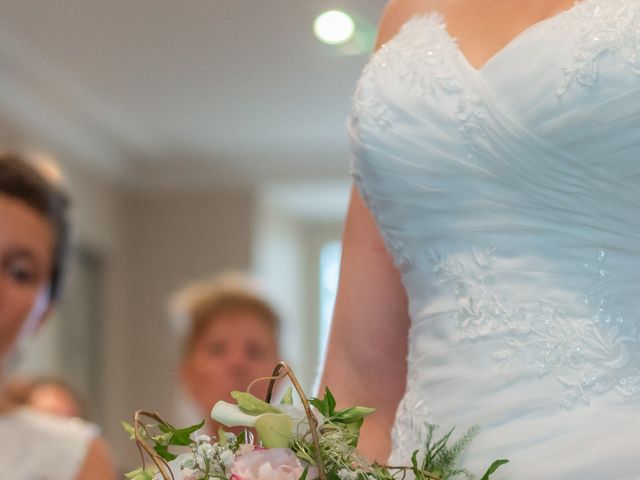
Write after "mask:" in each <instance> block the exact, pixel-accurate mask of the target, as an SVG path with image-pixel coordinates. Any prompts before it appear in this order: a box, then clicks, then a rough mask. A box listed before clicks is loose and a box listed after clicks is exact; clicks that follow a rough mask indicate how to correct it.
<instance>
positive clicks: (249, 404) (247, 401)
mask: <svg viewBox="0 0 640 480" xmlns="http://www.w3.org/2000/svg"><path fill="white" fill-rule="evenodd" d="M231 396H232V397H233V399H234V400H235V401H236V402H238V407H240V410H242V411H243V412H244V413H247V414H249V415H262V414H263V413H282V411H281V410H279V409H278V408H276V407H274V406H273V405H270V404H268V403H267V402H265V401H262V400H260V399H259V398H257V397H255V396H254V395H251V394H250V393H247V392H238V391H233V392H231Z"/></svg>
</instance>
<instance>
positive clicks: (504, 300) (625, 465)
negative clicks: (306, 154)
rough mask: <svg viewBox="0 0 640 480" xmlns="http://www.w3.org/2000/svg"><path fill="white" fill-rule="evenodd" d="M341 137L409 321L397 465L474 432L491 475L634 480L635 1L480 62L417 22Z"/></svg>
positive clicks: (565, 23)
mask: <svg viewBox="0 0 640 480" xmlns="http://www.w3.org/2000/svg"><path fill="white" fill-rule="evenodd" d="M349 130H350V134H351V137H352V143H353V150H354V157H355V158H354V165H353V174H354V178H355V181H356V184H357V186H358V188H359V190H360V192H361V194H362V196H363V198H364V199H365V201H366V202H367V204H368V206H369V208H370V209H371V211H372V212H373V214H374V216H375V218H376V221H377V223H378V226H379V229H380V231H381V234H382V236H383V237H384V240H385V242H386V244H387V247H388V249H389V250H390V252H391V254H392V256H393V258H394V261H395V264H396V266H397V267H398V268H399V270H400V271H401V273H402V280H403V283H404V286H405V288H406V291H407V294H408V298H409V311H410V316H411V321H412V323H411V330H410V334H409V357H408V367H409V371H408V380H407V382H408V383H407V391H406V394H405V397H404V399H403V400H402V402H401V404H400V407H399V410H398V413H397V417H396V424H395V427H394V433H393V444H394V450H393V455H392V458H391V460H390V461H391V463H392V464H398V463H407V462H408V461H409V458H410V456H411V453H412V451H413V449H415V448H417V447H419V446H420V444H421V441H422V440H421V439H422V438H423V437H424V433H425V430H426V424H427V423H428V422H432V423H434V424H437V425H440V426H441V430H440V432H441V433H445V432H446V431H448V430H449V429H450V428H452V427H454V426H455V427H457V430H456V431H457V432H463V431H465V430H466V429H467V428H468V427H470V426H471V425H473V424H479V425H480V426H481V427H482V431H481V433H480V435H479V436H478V437H477V439H476V440H475V442H474V443H473V444H472V445H471V448H470V451H469V454H468V457H467V459H466V464H467V465H469V466H470V467H471V469H472V471H474V472H476V473H482V472H481V471H480V470H482V469H483V467H486V466H488V464H489V463H490V462H491V461H493V460H494V459H497V458H508V459H509V460H510V461H511V463H509V464H508V465H507V466H504V467H502V468H501V469H500V470H498V472H497V473H496V475H495V476H494V477H492V479H493V478H495V479H498V480H500V479H509V480H534V479H535V480H539V479H544V480H578V479H579V480H607V479H612V480H614V479H615V480H638V479H640V2H639V1H638V0H583V1H582V2H577V3H576V4H575V5H574V6H573V7H572V8H570V9H569V10H567V11H565V12H562V13H560V14H558V15H556V16H554V17H552V18H550V19H547V20H544V21H542V22H539V23H537V24H535V25H533V26H532V27H530V28H528V29H527V30H525V31H524V32H523V33H522V34H520V35H518V36H517V37H516V38H515V39H514V40H513V41H511V42H510V43H509V44H508V45H507V46H506V47H504V48H503V49H502V50H501V51H500V52H498V53H497V54H496V55H494V56H493V57H492V58H491V59H490V60H489V61H488V62H487V63H486V64H485V65H484V66H483V67H482V68H480V69H476V68H473V67H472V66H471V65H470V64H469V62H468V61H467V59H466V58H465V57H464V55H463V54H462V52H461V51H460V50H459V48H458V46H457V44H456V42H455V40H454V39H453V38H452V37H451V36H450V35H449V34H448V32H447V28H446V25H445V22H444V19H443V17H442V16H441V15H439V14H424V15H418V16H415V17H413V18H412V19H411V20H410V21H409V22H408V23H406V24H405V25H404V27H403V28H402V29H401V31H400V32H399V33H398V35H396V36H395V38H393V39H392V40H391V41H389V42H388V43H387V44H386V45H384V46H383V47H382V48H381V49H380V50H379V51H378V52H377V53H376V54H375V55H374V56H373V58H372V59H371V61H370V62H369V64H368V65H367V67H366V68H365V70H364V72H363V75H362V77H361V79H360V81H359V84H358V88H357V91H356V94H355V97H354V106H353V114H352V117H351V119H350V122H349Z"/></svg>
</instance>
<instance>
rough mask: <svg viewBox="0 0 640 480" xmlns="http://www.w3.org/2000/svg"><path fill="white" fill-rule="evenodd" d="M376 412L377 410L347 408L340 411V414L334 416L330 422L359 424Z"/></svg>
mask: <svg viewBox="0 0 640 480" xmlns="http://www.w3.org/2000/svg"><path fill="white" fill-rule="evenodd" d="M375 410H376V409H375V408H369V407H350V408H345V409H344V410H340V411H339V412H338V413H336V414H334V415H333V416H332V417H331V418H330V420H331V421H334V422H340V423H357V422H361V421H362V420H363V419H364V417H366V416H367V415H371V414H372V413H373V412H375Z"/></svg>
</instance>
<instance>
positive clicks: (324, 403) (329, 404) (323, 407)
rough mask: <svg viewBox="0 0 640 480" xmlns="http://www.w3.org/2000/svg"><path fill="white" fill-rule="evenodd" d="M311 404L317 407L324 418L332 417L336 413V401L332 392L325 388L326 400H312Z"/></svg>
mask: <svg viewBox="0 0 640 480" xmlns="http://www.w3.org/2000/svg"><path fill="white" fill-rule="evenodd" d="M309 403H310V404H311V405H313V406H314V407H316V408H317V409H318V411H319V412H320V413H321V414H322V415H323V416H324V417H327V418H328V417H331V416H333V414H334V413H335V411H336V399H335V398H333V395H332V393H331V390H329V388H326V387H325V390H324V398H323V399H319V398H312V399H311V400H309Z"/></svg>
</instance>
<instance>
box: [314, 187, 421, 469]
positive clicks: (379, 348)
mask: <svg viewBox="0 0 640 480" xmlns="http://www.w3.org/2000/svg"><path fill="white" fill-rule="evenodd" d="M408 328H409V320H408V315H407V300H406V296H405V292H404V289H403V287H402V284H401V282H400V276H399V273H398V271H397V270H396V268H395V267H394V266H393V263H392V260H391V258H390V256H389V254H388V253H387V251H386V250H385V247H384V245H383V242H382V238H381V237H380V234H379V232H378V230H377V227H376V224H375V223H374V220H373V218H372V216H371V213H370V212H369V210H368V209H367V207H366V206H365V204H364V203H363V201H362V198H361V197H360V194H359V193H358V191H357V190H356V189H355V188H354V189H353V191H352V197H351V204H350V206H349V212H348V215H347V220H346V224H345V231H344V238H343V254H342V265H341V270H340V284H339V288H338V296H337V299H336V307H335V312H334V318H333V324H332V327H331V338H330V343H329V349H328V355H327V359H326V363H325V368H324V375H323V377H322V381H323V385H329V386H330V388H331V389H332V391H333V392H334V394H335V396H336V398H337V400H338V403H339V405H340V404H341V405H343V406H346V405H364V406H372V407H375V408H376V412H375V413H374V414H373V415H371V416H370V417H369V418H368V419H367V420H366V421H365V426H364V429H363V431H362V436H361V441H360V444H359V450H361V451H362V452H363V453H364V454H365V455H367V456H368V457H369V458H371V459H376V460H378V461H380V462H384V461H386V459H387V456H388V454H389V450H390V441H389V432H390V429H391V425H392V423H393V419H394V415H395V410H396V407H397V405H398V402H399V401H400V398H401V397H402V394H403V393H404V389H405V378H406V356H407V333H408Z"/></svg>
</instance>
